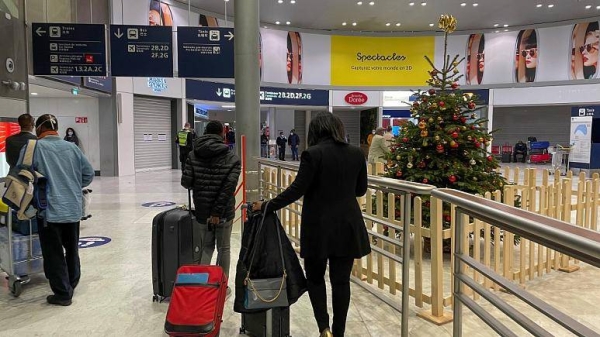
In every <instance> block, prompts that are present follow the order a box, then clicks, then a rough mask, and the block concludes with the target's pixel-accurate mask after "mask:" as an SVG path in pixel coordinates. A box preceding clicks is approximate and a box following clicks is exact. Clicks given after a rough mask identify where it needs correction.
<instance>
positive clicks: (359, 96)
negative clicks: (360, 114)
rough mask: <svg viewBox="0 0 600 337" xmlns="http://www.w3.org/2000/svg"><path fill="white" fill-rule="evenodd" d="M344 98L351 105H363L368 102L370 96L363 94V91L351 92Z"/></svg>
mask: <svg viewBox="0 0 600 337" xmlns="http://www.w3.org/2000/svg"><path fill="white" fill-rule="evenodd" d="M344 100H345V101H346V103H348V104H350V105H363V104H365V103H367V101H368V100H369V96H367V95H365V94H363V93H362V92H351V93H349V94H348V95H346V97H344Z"/></svg>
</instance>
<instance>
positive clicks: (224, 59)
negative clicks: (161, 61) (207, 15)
mask: <svg viewBox="0 0 600 337" xmlns="http://www.w3.org/2000/svg"><path fill="white" fill-rule="evenodd" d="M233 32H234V30H233V28H210V27H177V51H178V55H177V58H178V65H179V77H196V78H198V77H199V78H234V66H233V61H234V54H233V42H234V39H233V36H234V35H233Z"/></svg>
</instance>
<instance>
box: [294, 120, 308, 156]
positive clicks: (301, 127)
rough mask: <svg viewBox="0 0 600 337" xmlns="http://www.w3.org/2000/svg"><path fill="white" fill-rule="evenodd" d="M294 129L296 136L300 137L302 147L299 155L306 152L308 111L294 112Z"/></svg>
mask: <svg viewBox="0 0 600 337" xmlns="http://www.w3.org/2000/svg"><path fill="white" fill-rule="evenodd" d="M294 129H295V130H296V134H297V135H298V136H300V146H298V153H301V152H302V151H304V150H306V135H307V131H308V130H306V111H304V110H296V111H294Z"/></svg>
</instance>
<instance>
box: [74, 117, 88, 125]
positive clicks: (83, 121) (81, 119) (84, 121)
mask: <svg viewBox="0 0 600 337" xmlns="http://www.w3.org/2000/svg"><path fill="white" fill-rule="evenodd" d="M87 122H88V118H87V117H75V123H77V124H87Z"/></svg>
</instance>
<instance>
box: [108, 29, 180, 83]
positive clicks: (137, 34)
mask: <svg viewBox="0 0 600 337" xmlns="http://www.w3.org/2000/svg"><path fill="white" fill-rule="evenodd" d="M110 55H111V75H112V76H128V77H173V31H172V28H171V27H162V26H126V25H111V26H110Z"/></svg>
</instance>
